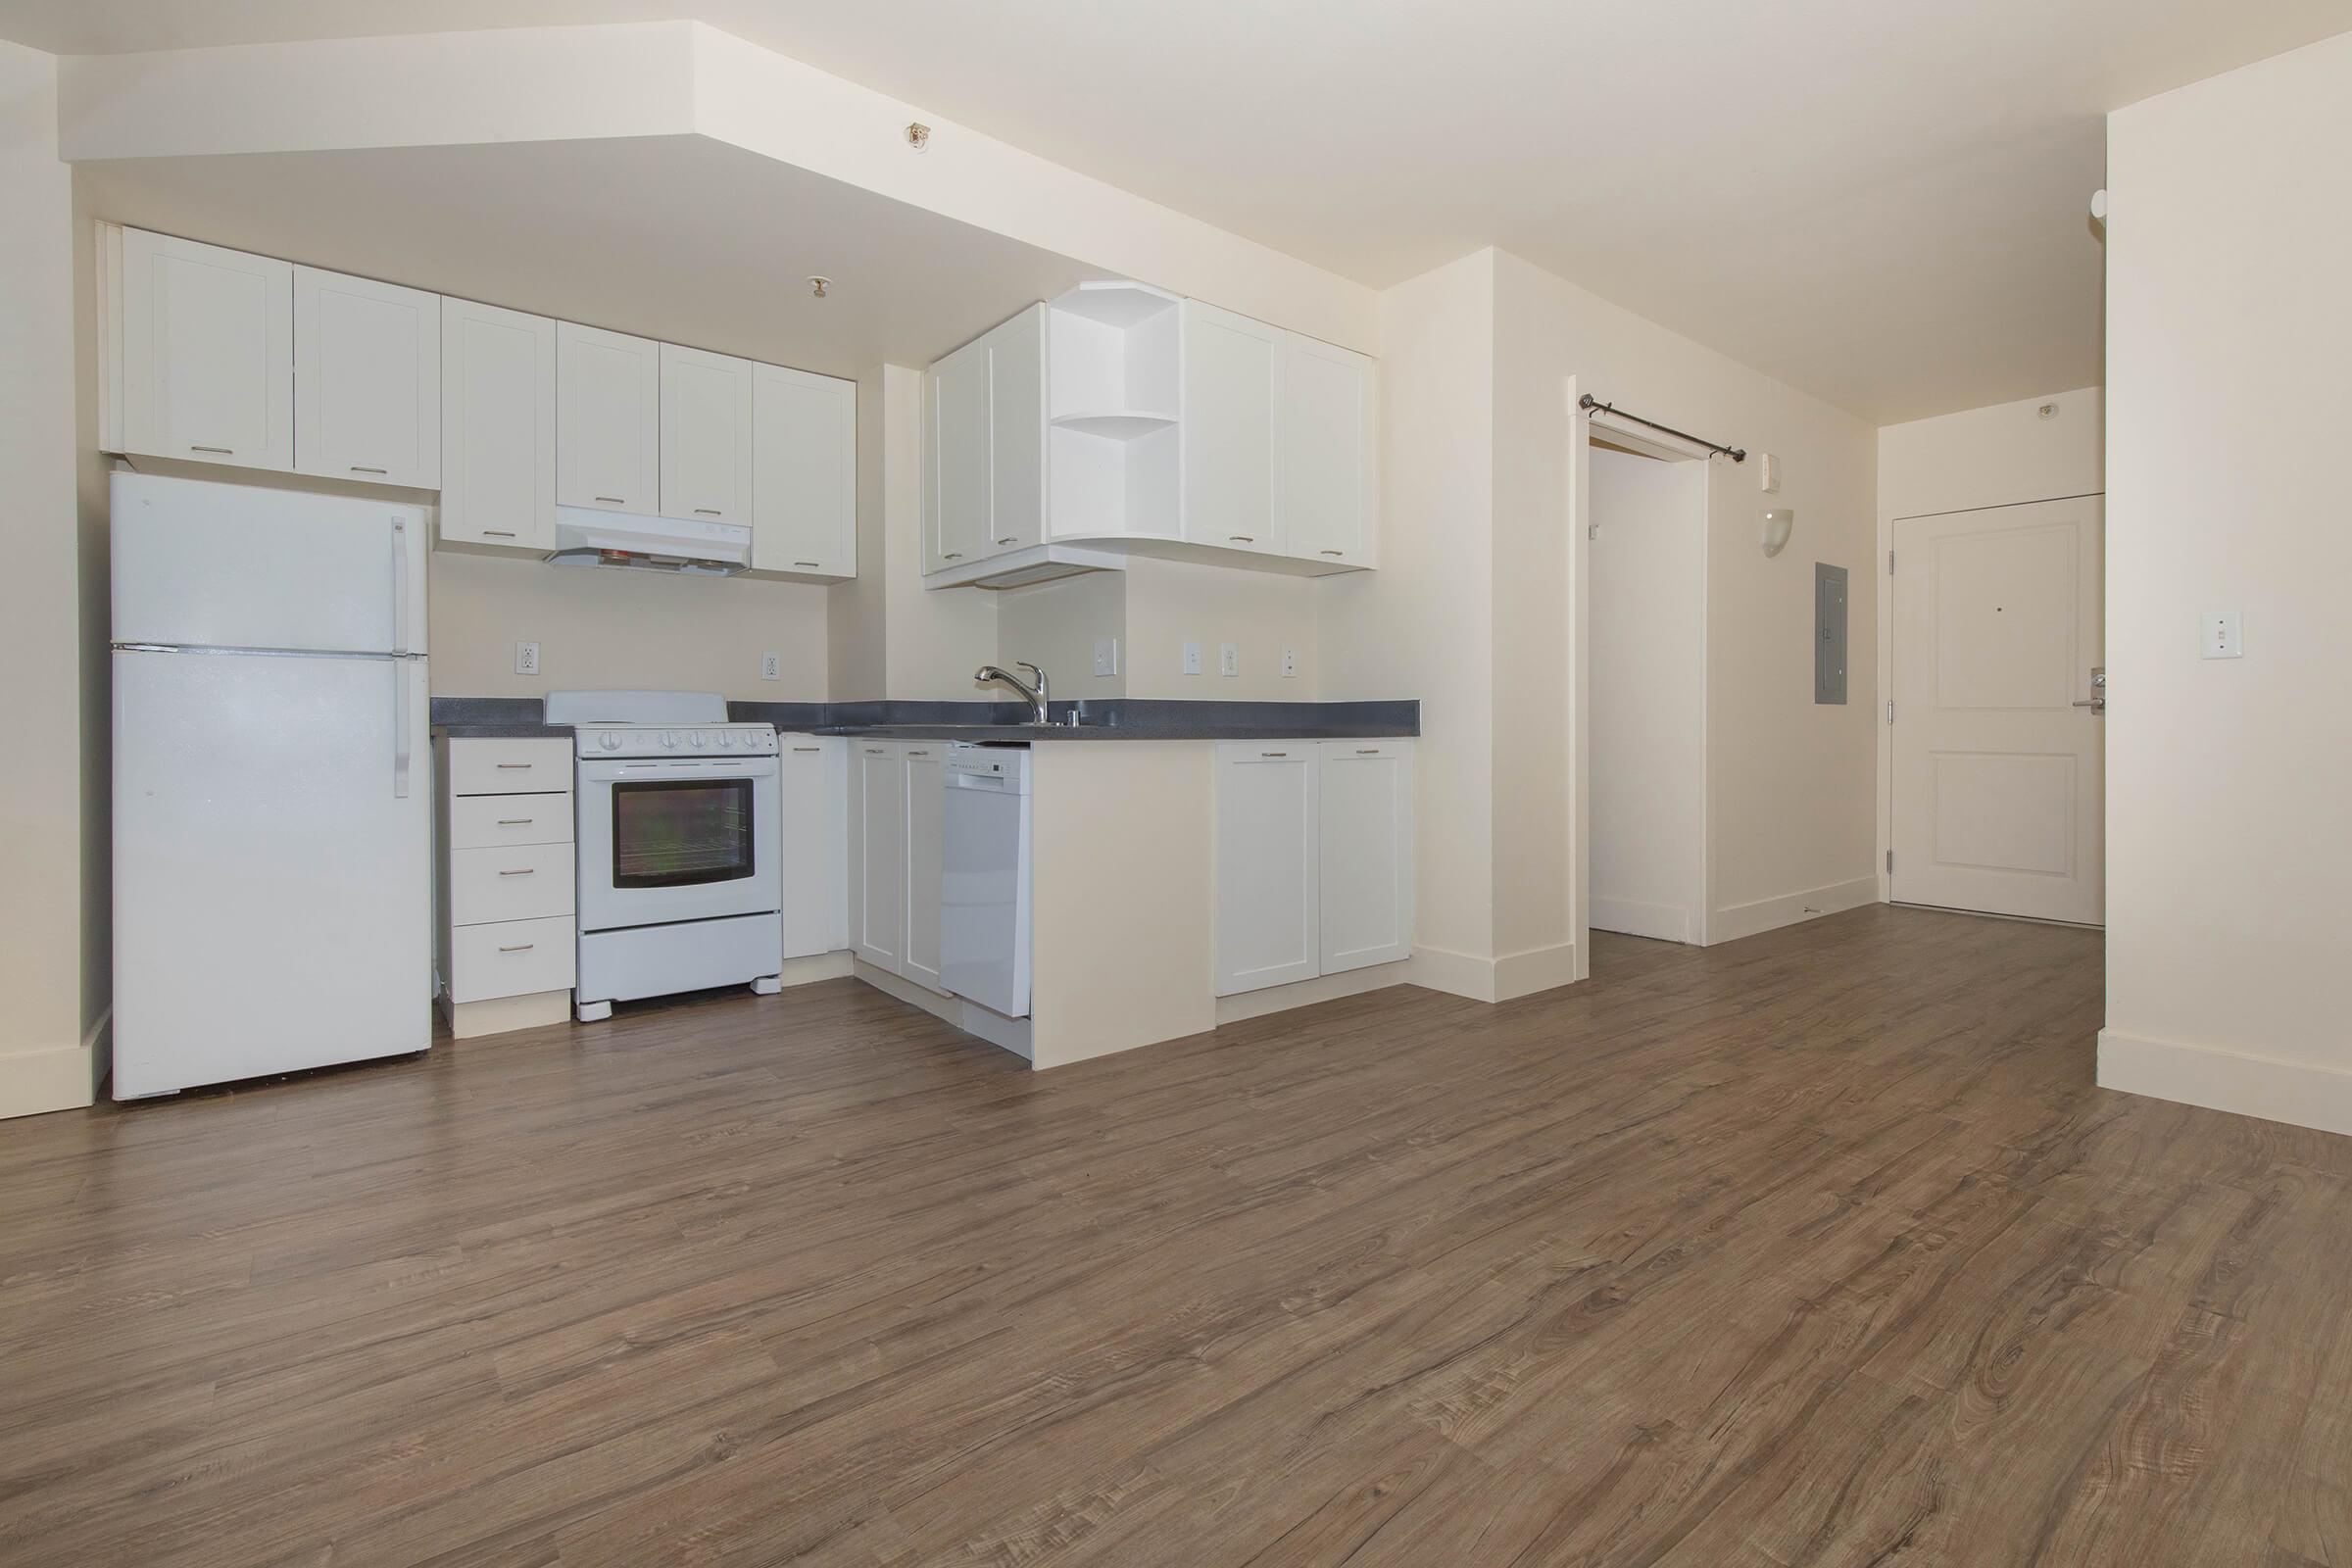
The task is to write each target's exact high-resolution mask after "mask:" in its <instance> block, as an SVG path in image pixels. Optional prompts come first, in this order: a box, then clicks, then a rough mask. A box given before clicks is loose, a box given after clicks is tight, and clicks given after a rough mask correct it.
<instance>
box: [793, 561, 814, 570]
mask: <svg viewBox="0 0 2352 1568" xmlns="http://www.w3.org/2000/svg"><path fill="white" fill-rule="evenodd" d="M793 564H794V565H796V566H807V567H808V568H809V570H810V571H814V570H815V569H816V563H815V562H813V561H796V562H794V563H793Z"/></svg>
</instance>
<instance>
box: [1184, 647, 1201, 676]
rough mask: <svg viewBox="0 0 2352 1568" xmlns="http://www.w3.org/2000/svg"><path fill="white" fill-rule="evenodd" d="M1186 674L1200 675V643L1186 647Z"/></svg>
mask: <svg viewBox="0 0 2352 1568" xmlns="http://www.w3.org/2000/svg"><path fill="white" fill-rule="evenodd" d="M1184 672H1185V673H1186V674H1187V675H1198V674H1200V673H1201V645H1200V644H1199V643H1186V644H1185V645H1184Z"/></svg>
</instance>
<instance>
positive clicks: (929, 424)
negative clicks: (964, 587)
mask: <svg viewBox="0 0 2352 1568" xmlns="http://www.w3.org/2000/svg"><path fill="white" fill-rule="evenodd" d="M988 355H989V348H988V340H987V339H986V338H982V339H980V340H978V341H976V342H972V343H967V344H965V345H964V346H963V347H962V348H960V349H957V350H956V352H955V353H953V354H951V355H949V356H948V357H947V358H946V359H944V360H942V361H940V362H939V363H938V364H937V365H934V366H933V367H932V368H931V375H930V378H929V380H928V382H927V383H926V384H925V387H924V390H925V392H926V393H928V397H927V398H926V400H925V407H924V409H923V413H924V420H923V445H924V449H925V450H924V456H925V458H926V459H927V460H928V464H927V466H928V468H929V470H930V482H929V483H928V484H927V485H926V487H925V499H926V501H927V502H928V510H929V513H930V516H929V518H928V519H927V522H928V525H927V526H926V527H925V528H924V530H923V564H924V565H925V566H926V567H927V568H928V569H931V570H935V571H936V570H941V569H944V568H946V567H950V566H954V565H956V564H958V563H960V562H969V561H978V560H979V559H980V558H981V557H982V556H983V555H984V554H987V553H989V551H990V550H991V545H990V541H991V540H992V539H993V538H994V537H995V536H994V535H993V534H991V533H990V532H989V523H990V521H991V520H992V514H993V512H994V506H993V497H992V494H991V487H992V482H991V479H990V469H991V467H992V460H991V451H990V448H991V444H992V443H991V436H990V431H989V398H988Z"/></svg>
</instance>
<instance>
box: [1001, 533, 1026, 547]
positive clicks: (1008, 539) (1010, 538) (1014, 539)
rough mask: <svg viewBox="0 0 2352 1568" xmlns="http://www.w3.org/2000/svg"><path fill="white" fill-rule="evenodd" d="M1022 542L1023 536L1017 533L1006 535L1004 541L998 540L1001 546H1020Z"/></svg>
mask: <svg viewBox="0 0 2352 1568" xmlns="http://www.w3.org/2000/svg"><path fill="white" fill-rule="evenodd" d="M1020 541H1021V536H1020V535H1019V534H1017V533H1008V534H1006V535H1005V537H1004V538H1002V539H1000V540H998V541H997V543H999V544H1001V545H1012V544H1018V543H1020Z"/></svg>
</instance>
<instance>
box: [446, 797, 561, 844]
mask: <svg viewBox="0 0 2352 1568" xmlns="http://www.w3.org/2000/svg"><path fill="white" fill-rule="evenodd" d="M447 814H448V817H449V829H448V831H449V847H450V848H451V849H453V850H486V849H500V848H504V847H505V846H507V845H510V844H569V843H570V842H571V830H572V829H571V824H572V807H571V795H570V793H569V792H568V791H566V792H565V793H564V794H561V795H460V796H457V797H455V798H453V799H452V800H451V801H450V803H449V805H448V808H447Z"/></svg>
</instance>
